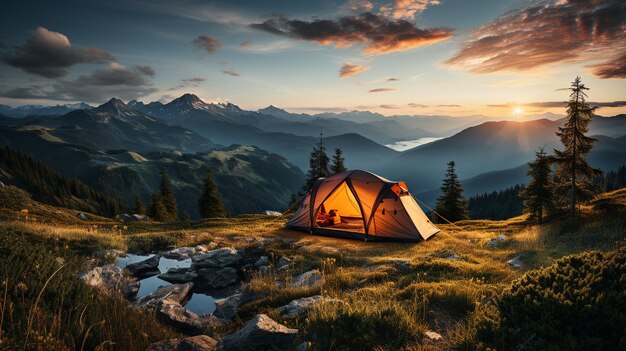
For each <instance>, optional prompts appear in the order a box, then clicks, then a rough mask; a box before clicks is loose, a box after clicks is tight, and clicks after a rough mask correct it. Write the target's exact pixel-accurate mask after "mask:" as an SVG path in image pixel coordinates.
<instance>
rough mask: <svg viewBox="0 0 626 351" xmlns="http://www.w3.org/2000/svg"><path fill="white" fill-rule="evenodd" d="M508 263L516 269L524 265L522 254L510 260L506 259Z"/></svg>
mask: <svg viewBox="0 0 626 351" xmlns="http://www.w3.org/2000/svg"><path fill="white" fill-rule="evenodd" d="M506 263H507V264H508V265H509V266H511V268H514V269H520V268H522V267H524V262H522V258H521V257H520V256H515V257H513V258H511V259H510V260H508V261H506Z"/></svg>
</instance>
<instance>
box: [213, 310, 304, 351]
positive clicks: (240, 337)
mask: <svg viewBox="0 0 626 351" xmlns="http://www.w3.org/2000/svg"><path fill="white" fill-rule="evenodd" d="M297 333H298V329H290V328H287V327H286V326H284V325H282V324H279V323H276V322H275V321H274V320H273V319H271V318H270V317H268V316H267V315H265V314H259V315H257V316H255V317H253V318H252V319H251V320H249V321H248V323H246V325H245V326H244V327H243V328H241V329H240V330H238V331H236V332H234V333H233V334H230V335H227V336H225V337H223V338H222V340H220V341H219V344H218V346H219V347H221V348H222V350H224V351H231V350H267V349H269V348H273V349H277V350H286V349H288V348H289V347H290V346H291V344H292V342H293V339H294V338H295V336H296V334H297Z"/></svg>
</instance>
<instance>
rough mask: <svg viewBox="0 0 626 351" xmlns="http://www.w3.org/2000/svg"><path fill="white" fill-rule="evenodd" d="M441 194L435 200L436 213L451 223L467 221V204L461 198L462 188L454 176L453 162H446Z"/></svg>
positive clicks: (457, 178)
mask: <svg viewBox="0 0 626 351" xmlns="http://www.w3.org/2000/svg"><path fill="white" fill-rule="evenodd" d="M441 192H442V195H441V196H440V197H439V199H437V207H436V211H437V213H439V214H440V215H441V216H443V217H444V218H446V219H447V220H449V221H451V222H456V221H460V220H463V219H467V202H466V201H465V199H464V198H463V188H462V187H461V182H460V181H459V177H458V176H457V175H456V171H455V169H454V161H450V162H448V170H447V171H446V176H445V178H444V179H443V184H442V185H441Z"/></svg>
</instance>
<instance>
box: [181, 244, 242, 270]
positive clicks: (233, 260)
mask: <svg viewBox="0 0 626 351" xmlns="http://www.w3.org/2000/svg"><path fill="white" fill-rule="evenodd" d="M241 259H242V257H241V255H239V254H238V253H237V250H235V249H234V248H232V247H225V248H221V249H216V250H211V251H207V252H205V253H202V254H196V255H194V256H193V257H192V262H193V266H194V267H197V268H223V267H228V266H234V265H236V264H237V263H239V261H241Z"/></svg>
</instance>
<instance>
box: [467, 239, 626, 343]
mask: <svg viewBox="0 0 626 351" xmlns="http://www.w3.org/2000/svg"><path fill="white" fill-rule="evenodd" d="M625 291H626V247H622V248H620V249H618V250H616V251H612V252H609V253H600V252H595V251H592V252H586V253H582V254H578V255H572V256H568V257H564V258H562V259H560V260H558V261H557V262H556V263H555V264H554V265H552V266H550V267H548V268H545V269H543V270H538V271H532V272H529V273H527V274H526V275H524V276H523V277H521V278H520V279H518V280H516V281H514V282H513V283H512V286H511V287H510V288H509V289H507V290H505V291H504V292H503V293H502V294H500V295H499V296H498V297H497V298H495V299H494V300H493V301H492V303H491V304H489V305H487V306H484V307H483V308H482V311H483V314H482V316H481V317H480V318H479V319H478V322H477V336H478V338H479V339H481V340H483V341H484V342H485V343H486V344H488V345H492V346H495V347H496V348H497V349H498V350H512V349H514V348H516V347H519V345H524V346H525V349H531V350H618V349H621V350H623V349H625V348H626V337H625V335H626V310H625V309H624V306H626V294H625V293H624V292H625Z"/></svg>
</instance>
